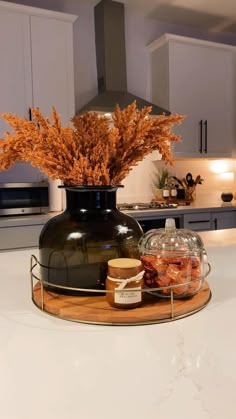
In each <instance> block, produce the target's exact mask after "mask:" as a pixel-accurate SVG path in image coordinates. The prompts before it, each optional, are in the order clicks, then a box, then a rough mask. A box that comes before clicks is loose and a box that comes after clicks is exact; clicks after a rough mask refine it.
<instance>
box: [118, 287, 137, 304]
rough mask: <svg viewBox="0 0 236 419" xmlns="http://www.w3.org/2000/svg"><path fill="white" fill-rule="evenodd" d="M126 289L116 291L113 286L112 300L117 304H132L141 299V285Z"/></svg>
mask: <svg viewBox="0 0 236 419" xmlns="http://www.w3.org/2000/svg"><path fill="white" fill-rule="evenodd" d="M116 290H117V292H116ZM127 290H130V291H127ZM127 290H125V289H124V290H120V291H118V289H117V288H115V296H114V302H115V303H118V304H132V303H139V302H140V301H142V293H141V287H134V288H127Z"/></svg>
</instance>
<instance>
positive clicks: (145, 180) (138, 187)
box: [117, 155, 236, 204]
mask: <svg viewBox="0 0 236 419" xmlns="http://www.w3.org/2000/svg"><path fill="white" fill-rule="evenodd" d="M226 161H227V160H226ZM211 162H212V160H208V159H181V160H180V159H179V160H175V162H174V165H173V166H170V165H166V164H165V163H164V162H163V161H161V160H156V156H154V155H150V156H148V157H147V158H146V159H145V160H143V161H142V162H140V163H139V165H138V166H137V167H135V168H134V169H133V170H132V171H131V172H130V174H129V175H128V176H127V178H126V179H125V180H124V182H122V184H123V185H124V188H123V189H120V190H119V191H118V194H117V200H118V202H119V203H120V202H149V201H150V200H151V199H152V198H154V193H153V187H152V179H153V175H154V173H155V171H156V170H158V169H160V168H167V169H168V170H169V172H170V174H172V175H174V176H176V177H178V178H179V179H182V178H184V177H185V176H186V174H187V173H188V172H191V173H192V175H193V178H194V179H195V178H196V176H197V175H200V176H201V177H202V178H203V179H204V181H203V183H202V185H197V187H196V200H200V201H201V202H209V203H212V204H213V203H217V202H221V193H222V192H224V191H231V192H233V194H234V193H235V192H236V176H235V174H236V160H228V162H230V166H231V169H230V170H231V175H230V176H229V177H226V176H225V175H224V174H217V173H213V172H212V169H211Z"/></svg>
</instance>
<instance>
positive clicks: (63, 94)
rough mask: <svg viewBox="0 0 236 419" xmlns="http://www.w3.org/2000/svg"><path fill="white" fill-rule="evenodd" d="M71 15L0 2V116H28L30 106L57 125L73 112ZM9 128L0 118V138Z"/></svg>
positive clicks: (74, 18)
mask: <svg viewBox="0 0 236 419" xmlns="http://www.w3.org/2000/svg"><path fill="white" fill-rule="evenodd" d="M75 20H76V16H73V15H68V14H64V13H59V12H52V11H49V10H47V11H46V10H43V9H37V8H33V7H28V6H22V5H15V4H11V3H7V2H1V1H0V50H1V61H0V74H1V77H0V91H1V95H0V112H11V113H15V114H17V115H19V116H23V115H26V117H30V113H29V110H30V108H31V107H38V108H40V109H41V110H42V112H43V113H44V115H50V114H51V110H52V106H55V107H56V109H57V111H58V112H59V114H60V115H61V118H62V122H63V123H68V121H69V120H70V118H71V117H72V116H73V115H74V113H75V104H74V102H75V101H74V68H73V22H74V21H75ZM6 129H8V127H7V125H6V124H5V123H4V122H3V120H2V119H1V122H0V137H2V136H3V134H4V132H5V131H6Z"/></svg>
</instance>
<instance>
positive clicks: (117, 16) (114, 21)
mask: <svg viewBox="0 0 236 419" xmlns="http://www.w3.org/2000/svg"><path fill="white" fill-rule="evenodd" d="M94 19H95V42H96V59H97V75H98V95H97V96H95V97H94V98H93V99H92V100H91V101H90V102H89V103H87V104H86V105H85V106H84V107H83V108H82V109H80V110H79V111H78V112H77V114H78V113H81V112H84V111H96V112H100V113H106V112H113V111H114V108H115V106H116V104H118V105H119V106H120V108H121V109H123V108H125V107H126V106H127V105H129V104H130V103H132V102H133V101H134V100H136V104H137V107H138V108H139V109H141V108H143V107H144V106H152V112H151V115H160V114H162V113H163V112H165V113H166V114H167V115H169V114H170V112H169V111H167V110H165V109H163V108H161V107H159V106H156V105H154V104H152V103H150V102H147V101H146V100H144V99H141V98H139V97H137V96H135V95H133V94H131V93H129V92H127V76H126V54H125V25H124V21H125V19H124V5H123V4H122V3H118V2H116V1H111V0H102V1H100V3H98V4H97V5H96V6H95V9H94Z"/></svg>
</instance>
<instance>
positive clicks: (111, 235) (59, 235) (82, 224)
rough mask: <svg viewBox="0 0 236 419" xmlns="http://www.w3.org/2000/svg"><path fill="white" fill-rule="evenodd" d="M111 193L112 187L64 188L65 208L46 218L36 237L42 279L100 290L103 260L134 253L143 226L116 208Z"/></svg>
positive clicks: (137, 252)
mask: <svg viewBox="0 0 236 419" xmlns="http://www.w3.org/2000/svg"><path fill="white" fill-rule="evenodd" d="M116 191H117V187H112V186H107V187H105V186H101V187H94V186H90V187H89V186H88V187H76V186H75V187H66V201H67V206H66V210H65V211H64V212H63V213H62V214H60V215H58V216H56V217H54V218H52V219H50V220H49V221H48V222H47V224H46V225H45V226H44V228H43V230H42V232H41V235H40V239H39V252H40V264H41V278H42V279H43V280H44V281H47V282H48V283H49V284H52V286H53V284H54V285H55V284H56V285H60V286H63V287H69V288H83V289H85V290H86V289H104V287H105V279H106V275H107V261H108V260H110V259H114V258H119V257H131V258H138V257H139V251H138V241H139V239H140V237H141V235H142V229H141V227H140V225H139V224H138V222H137V221H136V220H135V219H134V218H132V217H130V216H128V215H126V214H124V213H122V212H120V211H119V210H118V209H117V208H116ZM50 288H51V286H50ZM55 290H57V292H59V290H58V289H56V288H55ZM61 292H63V293H65V290H61ZM66 292H67V293H69V294H74V293H75V291H73V290H67V291H66ZM87 293H88V294H89V295H91V293H90V292H89V291H87Z"/></svg>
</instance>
